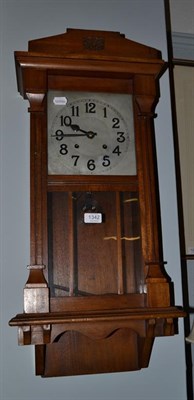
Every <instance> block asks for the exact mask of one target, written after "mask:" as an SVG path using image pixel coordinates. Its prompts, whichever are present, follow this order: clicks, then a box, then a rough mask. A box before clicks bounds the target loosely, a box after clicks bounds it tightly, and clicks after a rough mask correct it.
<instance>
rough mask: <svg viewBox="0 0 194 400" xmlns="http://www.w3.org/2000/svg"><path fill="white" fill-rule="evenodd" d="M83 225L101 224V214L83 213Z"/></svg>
mask: <svg viewBox="0 0 194 400" xmlns="http://www.w3.org/2000/svg"><path fill="white" fill-rule="evenodd" d="M84 223H85V224H101V223H102V214H101V213H84Z"/></svg>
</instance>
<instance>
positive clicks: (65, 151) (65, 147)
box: [59, 143, 68, 156]
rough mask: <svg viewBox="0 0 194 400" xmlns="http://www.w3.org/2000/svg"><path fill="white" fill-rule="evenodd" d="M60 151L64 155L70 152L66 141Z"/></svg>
mask: <svg viewBox="0 0 194 400" xmlns="http://www.w3.org/2000/svg"><path fill="white" fill-rule="evenodd" d="M59 153H60V154H61V155H62V156H65V155H66V154H67V153H68V147H67V145H66V144H64V143H63V144H61V146H60V150H59Z"/></svg>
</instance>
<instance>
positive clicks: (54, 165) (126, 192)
mask: <svg viewBox="0 0 194 400" xmlns="http://www.w3.org/2000/svg"><path fill="white" fill-rule="evenodd" d="M15 60H16V71H17V81H18V90H19V92H20V94H21V96H22V97H23V98H24V99H27V100H28V101H29V112H30V117H31V123H30V137H31V161H30V165H31V167H30V168H31V260H30V265H29V266H28V268H29V278H28V281H27V283H26V285H25V288H24V312H23V313H22V314H18V315H16V317H14V318H12V320H11V321H10V325H11V326H17V327H18V338H19V344H24V345H26V344H33V345H35V356H36V374H37V375H41V376H44V377H49V376H63V375H75V374H87V373H89V374H90V373H102V372H115V371H131V370H137V369H140V368H144V367H147V366H148V363H149V359H150V355H151V351H152V346H153V342H154V338H155V337H156V336H168V335H173V334H174V333H177V319H178V318H179V317H183V316H184V312H183V311H182V310H181V309H180V308H177V307H175V306H174V304H173V300H172V299H173V285H172V282H171V280H170V278H169V277H168V275H167V274H166V272H165V269H164V261H163V255H162V240H161V232H160V209H159V202H158V184H157V168H156V152H155V142H154V126H153V118H154V117H155V115H154V110H155V106H156V104H157V102H158V99H159V78H160V76H161V74H162V73H163V72H164V71H165V69H166V64H165V63H164V61H163V60H162V59H161V54H160V52H159V51H158V50H155V49H153V48H150V47H147V46H145V45H141V44H139V43H135V42H132V41H130V40H128V39H126V38H125V36H124V35H122V34H120V33H117V32H104V31H91V30H90V31H89V30H77V29H68V30H67V32H66V33H64V34H62V35H58V36H53V37H48V38H44V39H38V40H32V41H30V42H29V49H28V51H27V52H16V53H15Z"/></svg>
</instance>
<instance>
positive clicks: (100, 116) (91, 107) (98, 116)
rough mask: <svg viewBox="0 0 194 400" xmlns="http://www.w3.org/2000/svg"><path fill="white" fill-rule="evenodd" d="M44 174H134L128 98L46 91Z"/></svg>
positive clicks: (131, 123)
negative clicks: (46, 122)
mask: <svg viewBox="0 0 194 400" xmlns="http://www.w3.org/2000/svg"><path fill="white" fill-rule="evenodd" d="M48 173H49V174H51V175H52V174H58V175H77V174H78V175H79V174H83V175H101V174H103V175H135V174H136V161H135V145H134V127H133V108H132V97H131V96H130V95H126V94H124V95H123V94H111V93H88V92H54V91H50V92H49V94H48Z"/></svg>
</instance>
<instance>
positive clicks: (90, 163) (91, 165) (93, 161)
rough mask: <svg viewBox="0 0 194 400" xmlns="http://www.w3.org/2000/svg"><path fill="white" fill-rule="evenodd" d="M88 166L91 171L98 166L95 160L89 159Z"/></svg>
mask: <svg viewBox="0 0 194 400" xmlns="http://www.w3.org/2000/svg"><path fill="white" fill-rule="evenodd" d="M87 168H88V169H89V170H90V171H94V170H95V168H96V166H95V160H92V159H91V160H88V162H87Z"/></svg>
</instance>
